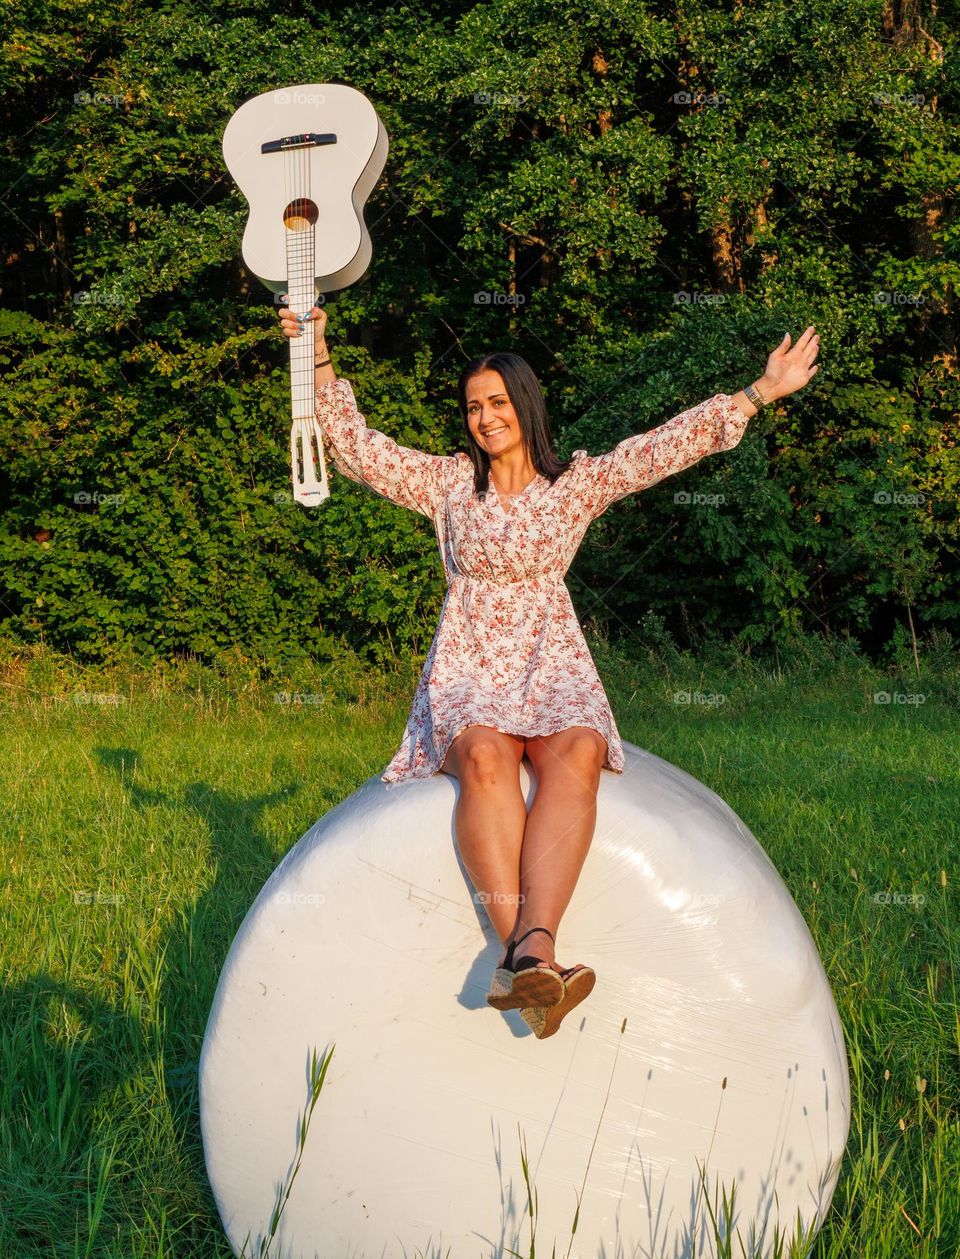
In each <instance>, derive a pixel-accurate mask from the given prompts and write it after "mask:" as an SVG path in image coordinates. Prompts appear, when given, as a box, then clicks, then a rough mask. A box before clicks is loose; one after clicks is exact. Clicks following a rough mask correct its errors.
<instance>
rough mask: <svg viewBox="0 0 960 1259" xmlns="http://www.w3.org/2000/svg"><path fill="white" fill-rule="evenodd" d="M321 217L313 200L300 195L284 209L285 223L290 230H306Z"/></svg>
mask: <svg viewBox="0 0 960 1259" xmlns="http://www.w3.org/2000/svg"><path fill="white" fill-rule="evenodd" d="M319 217H320V211H319V210H318V209H317V207H316V205H315V204H314V202H313V201H310V200H308V199H307V198H306V197H298V198H297V199H296V201H291V202H290V204H289V205H288V206H287V208H286V209H285V210H284V212H283V225H284V227H285V228H286V229H287V231H290V232H305V231H306V230H307V228H308V227H313V225H314V223H316V221H317V219H318V218H319Z"/></svg>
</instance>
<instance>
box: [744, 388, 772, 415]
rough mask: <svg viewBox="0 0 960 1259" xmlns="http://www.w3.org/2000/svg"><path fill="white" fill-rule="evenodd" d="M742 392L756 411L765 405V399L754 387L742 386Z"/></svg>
mask: <svg viewBox="0 0 960 1259" xmlns="http://www.w3.org/2000/svg"><path fill="white" fill-rule="evenodd" d="M743 392H744V393H745V394H746V395H747V397H748V398H749V399H750V401H751V402H752V403H753V405H754V406H755V407H756V408H757V410H758V411H759V410H760V408H761V407H765V406H766V405H767V400H766V398H764V396H763V395H762V394H761V392H760V390H759V389H757V388H756V386H755V385H744V387H743Z"/></svg>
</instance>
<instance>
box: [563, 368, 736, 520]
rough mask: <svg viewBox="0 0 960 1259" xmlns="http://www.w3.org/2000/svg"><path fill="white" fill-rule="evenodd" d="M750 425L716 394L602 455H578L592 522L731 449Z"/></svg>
mask: <svg viewBox="0 0 960 1259" xmlns="http://www.w3.org/2000/svg"><path fill="white" fill-rule="evenodd" d="M749 423H750V417H749V416H748V415H745V414H744V412H743V411H741V410H740V408H739V407H738V406H737V404H736V403H735V402H734V401H733V398H732V397H731V396H730V395H729V394H726V393H717V394H714V396H713V397H712V398H707V399H706V401H704V402H700V403H698V404H697V406H695V407H691V408H690V410H689V411H681V412H680V414H679V415H675V416H674V417H673V419H670V420H667V421H666V422H665V423H664V424H661V425H660V426H659V428H654V429H651V430H650V432H649V433H639V434H637V436H636V437H627V438H625V439H624V440H623V441H622V442H620V444H619V445H617V446H615V447H614V448H613V450H610V451H608V452H607V453H606V454H605V455H587V454H586V452H585V451H584V452H577V453H578V454H581V458H580V459H579V460H578V462H577V465H576V466H577V467H578V468H579V485H580V487H581V493H582V496H583V500H584V505H585V507H586V508H587V510H588V511H589V513H590V518H591V520H592V519H595V518H596V517H597V516H601V515H602V514H603V513H604V512H605V511H606V510H607V508H608V507H609V506H610V504H611V503H615V502H616V501H617V499H619V498H624V497H626V495H627V494H635V493H636V492H637V491H638V490H645V489H648V488H649V487H650V486H651V485H656V484H657V482H658V481H662V480H663V479H664V477H668V476H670V475H671V474H672V473H674V472H682V471H683V470H684V468H689V467H691V466H692V465H693V464H695V463H697V462H699V460H701V459H702V458H703V457H704V455H712V454H716V453H717V452H719V451H721V450H732V449H733V448H734V446H736V445H738V444H739V442H740V439H741V437H742V436H743V434H744V432H745V431H746V428H747V425H748V424H749Z"/></svg>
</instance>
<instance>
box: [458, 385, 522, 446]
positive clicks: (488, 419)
mask: <svg viewBox="0 0 960 1259" xmlns="http://www.w3.org/2000/svg"><path fill="white" fill-rule="evenodd" d="M466 395H467V426H468V427H469V429H470V433H471V435H472V437H473V439H474V441H475V442H476V443H477V445H478V446H479V447H480V449H481V450H485V451H486V452H487V454H488V455H489V456H490V459H491V460H494V459H498V458H499V457H500V455H502V454H504V453H505V452H506V451H508V450H515V449H520V450H522V449H523V435H522V432H521V429H520V421H519V420H518V419H517V413H516V411H514V409H513V404H512V403H511V401H510V398H509V397H508V395H507V390H506V386H505V385H504V383H503V377H502V376H501V375H500V373H499V372H494V371H489V370H488V371H484V372H477V374H476V375H475V376H471V377H470V379H469V380H468V381H467V386H466Z"/></svg>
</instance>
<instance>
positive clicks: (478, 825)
mask: <svg viewBox="0 0 960 1259" xmlns="http://www.w3.org/2000/svg"><path fill="white" fill-rule="evenodd" d="M523 749H524V740H523V739H521V738H518V737H516V736H515V735H512V734H503V733H501V731H499V730H494V729H492V728H491V727H490V726H467V728H466V729H465V730H461V732H460V733H459V734H458V735H457V737H456V738H455V739H454V740H453V742H452V743H451V744H450V748H449V750H448V752H447V755H446V759H445V760H444V762H443V765H442V767H441V768H442V769H443V772H444V773H446V774H453V775H454V777H456V778H457V779H459V782H460V793H459V797H458V799H457V808H456V814H455V819H456V833H457V846H458V847H459V849H460V856H461V858H462V859H463V864H464V865H465V866H466V868H467V873H468V874H469V876H470V881H471V882H472V883H473V886H474V890H475V893H476V894H477V896H478V898H479V897H481V896H482V897H483V898H484V899H483V902H482V903H483V904H484V907H485V908H486V910H487V913H488V914H489V916H490V921H491V922H492V923H493V927H494V930H495V931H496V932H497V935H498V936H499V937H500V939H501V941H502V942H504V943H506V941H507V940H509V939H510V937H511V935H512V934H513V929H514V927H515V925H516V920H517V909H518V898H519V894H520V847H521V844H522V843H523V834H524V826H525V825H526V821H527V806H526V802H525V801H524V798H523V793H522V791H521V790H520V761H521V759H522V757H523ZM538 938H540V939H544V940H547V943H548V944H549V943H550V941H549V939H547V937H546V936H544V935H543V934H542V932H538V933H537V935H535V936H531V937H530V941H528V942H527V943H530V942H532V941H533V940H535V939H538ZM524 952H527V948H526V944H525V945H524ZM538 956H539V955H538ZM500 960H501V961H502V960H503V951H501V957H500Z"/></svg>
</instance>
